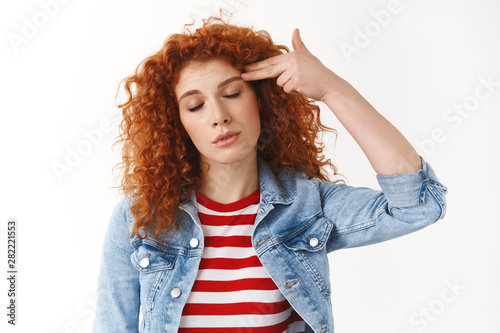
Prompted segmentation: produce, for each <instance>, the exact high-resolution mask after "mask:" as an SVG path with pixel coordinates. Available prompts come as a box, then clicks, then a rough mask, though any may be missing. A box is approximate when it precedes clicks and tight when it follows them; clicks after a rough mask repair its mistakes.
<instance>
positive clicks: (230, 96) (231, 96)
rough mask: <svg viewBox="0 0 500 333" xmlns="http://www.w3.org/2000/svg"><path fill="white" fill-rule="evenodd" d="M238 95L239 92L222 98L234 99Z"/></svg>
mask: <svg viewBox="0 0 500 333" xmlns="http://www.w3.org/2000/svg"><path fill="white" fill-rule="evenodd" d="M239 95H240V92H237V93H235V94H232V95H225V96H224V97H227V98H234V97H238V96H239Z"/></svg>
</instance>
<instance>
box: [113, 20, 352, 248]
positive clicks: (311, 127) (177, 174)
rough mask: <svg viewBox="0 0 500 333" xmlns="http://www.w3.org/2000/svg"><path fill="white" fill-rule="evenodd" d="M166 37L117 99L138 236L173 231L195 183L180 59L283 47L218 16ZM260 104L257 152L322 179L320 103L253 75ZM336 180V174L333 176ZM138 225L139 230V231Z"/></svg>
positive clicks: (196, 159)
mask: <svg viewBox="0 0 500 333" xmlns="http://www.w3.org/2000/svg"><path fill="white" fill-rule="evenodd" d="M189 26H190V25H187V26H186V27H185V32H184V33H182V34H173V35H170V36H169V37H167V39H166V40H165V42H164V44H163V47H162V48H161V49H160V50H159V51H158V52H157V53H156V54H153V55H152V56H150V57H148V58H146V59H145V60H143V61H142V62H141V63H140V64H139V66H138V67H137V68H136V70H135V73H134V74H133V75H131V76H129V77H127V78H125V79H124V80H122V82H121V83H123V86H124V88H125V91H126V92H127V96H128V99H127V100H126V101H125V102H124V103H123V104H121V105H119V107H120V108H122V110H123V120H122V121H121V124H120V136H119V140H117V142H116V143H115V144H118V143H122V144H123V147H122V162H121V163H119V164H118V165H117V167H118V166H121V168H122V170H123V177H122V179H121V186H120V187H119V188H120V190H121V192H122V193H123V194H125V195H126V196H129V197H130V199H131V200H130V210H131V213H132V215H133V217H134V220H135V223H134V227H133V232H132V235H134V234H135V235H137V237H139V238H140V239H143V238H145V237H146V236H147V234H148V232H147V229H150V230H154V234H155V238H156V239H157V240H160V241H162V240H161V239H160V237H159V236H160V235H161V233H162V232H163V231H164V230H169V231H170V230H173V229H175V230H177V229H178V227H179V226H178V223H177V221H176V217H177V213H178V209H179V204H180V203H181V202H183V201H185V200H187V199H188V198H189V197H190V196H191V195H192V193H193V190H194V189H195V188H198V187H199V186H200V185H201V175H202V172H201V167H200V154H199V153H198V151H197V149H196V148H195V146H194V144H193V143H192V141H191V139H190V137H189V136H188V134H187V132H186V130H185V129H184V127H183V125H182V123H181V121H180V116H179V107H178V104H177V99H176V96H175V94H174V88H175V85H176V83H177V80H178V78H179V73H180V71H181V70H182V68H183V66H185V65H186V63H187V62H189V61H190V60H201V61H203V60H208V59H212V58H214V57H217V58H222V59H224V60H227V61H228V62H229V63H231V64H232V65H233V66H234V67H235V68H237V69H239V70H241V71H244V69H243V66H244V65H246V64H249V63H252V62H256V61H260V60H264V59H267V58H269V57H272V56H276V55H279V54H283V53H285V52H290V51H289V49H288V48H287V47H286V46H284V45H275V44H274V43H273V41H272V39H271V37H270V36H269V34H268V33H267V32H266V31H263V30H261V31H254V30H253V29H252V28H246V27H238V26H234V25H230V24H227V23H225V22H224V21H223V20H221V19H219V18H214V17H211V18H209V19H206V20H203V25H202V27H201V28H199V29H196V30H195V31H194V32H192V31H190V30H189V29H188V27H189ZM251 85H252V87H253V89H254V91H255V93H256V95H257V100H258V103H259V110H261V113H260V117H261V119H260V120H261V128H262V130H261V135H260V138H259V142H258V147H257V148H258V154H259V155H260V156H261V157H262V158H263V159H264V161H265V162H266V163H267V164H268V165H269V166H270V167H271V168H272V169H273V171H274V172H277V171H278V170H279V169H282V168H292V169H295V170H298V171H302V172H304V173H305V174H307V175H308V176H309V177H316V178H318V179H321V180H329V179H328V175H327V173H326V171H325V170H324V168H323V167H324V166H329V167H330V168H331V169H332V170H333V174H334V175H336V174H337V168H336V167H335V166H334V165H333V164H332V163H331V161H330V160H327V159H325V157H324V156H323V154H322V152H323V148H324V145H323V144H322V143H320V142H317V141H319V140H317V136H318V133H319V132H321V131H330V132H334V133H335V134H336V131H335V130H332V129H330V128H328V127H325V126H324V125H323V124H322V123H321V121H320V118H319V111H320V109H319V107H318V106H317V105H315V104H314V102H313V101H310V100H308V99H307V98H306V97H304V96H302V95H290V94H287V93H285V92H284V91H283V89H282V88H281V87H279V86H278V85H277V83H276V79H266V80H260V81H252V82H251ZM338 181H342V182H343V180H338ZM140 230H143V231H144V232H145V233H140V232H139V231H140Z"/></svg>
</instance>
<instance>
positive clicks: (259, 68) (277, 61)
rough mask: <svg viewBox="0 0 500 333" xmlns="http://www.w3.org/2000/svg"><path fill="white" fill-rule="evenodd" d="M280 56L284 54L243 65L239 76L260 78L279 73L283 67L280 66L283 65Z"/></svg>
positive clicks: (274, 75)
mask: <svg viewBox="0 0 500 333" xmlns="http://www.w3.org/2000/svg"><path fill="white" fill-rule="evenodd" d="M282 56H284V54H281V55H278V56H274V57H271V58H267V59H265V60H261V61H257V62H254V63H251V64H248V65H245V66H244V68H245V72H244V73H241V78H242V79H244V80H262V79H267V78H271V77H276V76H278V75H280V74H281V73H282V72H283V68H281V67H283V61H282Z"/></svg>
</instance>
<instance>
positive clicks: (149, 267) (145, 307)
mask: <svg viewBox="0 0 500 333" xmlns="http://www.w3.org/2000/svg"><path fill="white" fill-rule="evenodd" d="M130 261H131V262H132V265H133V266H134V267H135V268H136V269H137V270H138V271H139V272H140V273H139V284H140V289H141V290H140V298H141V308H142V320H143V325H144V327H145V331H148V329H147V327H149V321H150V318H151V312H152V311H153V310H154V307H155V304H156V303H157V299H161V294H162V293H163V292H164V289H165V285H166V284H167V281H168V279H169V277H170V276H171V272H172V269H173V268H174V266H175V261H176V256H175V255H173V254H171V253H168V252H165V251H163V250H161V249H159V248H158V247H155V246H154V245H151V244H148V243H138V244H135V245H134V252H133V253H132V254H131V255H130Z"/></svg>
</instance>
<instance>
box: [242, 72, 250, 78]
mask: <svg viewBox="0 0 500 333" xmlns="http://www.w3.org/2000/svg"><path fill="white" fill-rule="evenodd" d="M241 78H242V79H248V78H250V74H248V73H241Z"/></svg>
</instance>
